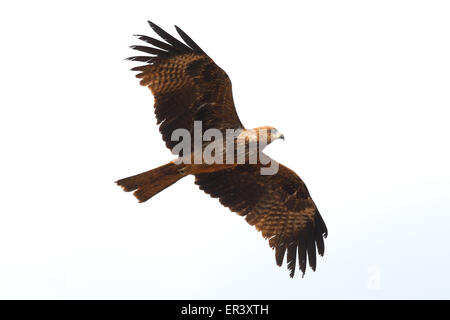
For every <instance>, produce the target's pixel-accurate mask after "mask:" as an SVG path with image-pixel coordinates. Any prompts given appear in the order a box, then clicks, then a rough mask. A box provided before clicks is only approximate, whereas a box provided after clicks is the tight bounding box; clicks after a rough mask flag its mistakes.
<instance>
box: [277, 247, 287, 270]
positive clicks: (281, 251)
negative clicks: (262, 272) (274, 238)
mask: <svg viewBox="0 0 450 320" xmlns="http://www.w3.org/2000/svg"><path fill="white" fill-rule="evenodd" d="M285 253H286V246H285V245H284V244H283V245H280V246H278V247H276V249H275V259H276V261H277V265H278V266H279V267H281V266H282V265H283V260H284V255H285Z"/></svg>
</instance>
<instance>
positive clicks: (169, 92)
mask: <svg viewBox="0 0 450 320" xmlns="http://www.w3.org/2000/svg"><path fill="white" fill-rule="evenodd" d="M149 24H150V26H151V27H152V29H153V30H154V31H155V32H156V33H157V34H158V35H159V36H160V37H161V38H162V39H163V40H165V41H160V40H157V39H154V38H151V37H147V36H143V35H137V37H138V38H139V39H140V40H143V41H145V42H146V43H148V44H149V46H132V47H131V48H133V49H135V50H138V51H141V52H144V53H146V54H148V55H145V56H136V57H130V58H128V59H129V60H133V61H141V62H146V64H145V65H143V66H139V67H135V68H133V69H131V70H133V71H139V73H138V74H137V75H136V77H137V78H140V79H141V82H140V83H141V85H143V86H147V87H149V88H150V90H151V91H152V93H153V96H154V97H155V114H156V118H157V124H159V125H160V128H159V131H160V132H161V134H162V136H163V140H164V141H165V142H166V146H167V147H168V148H169V149H172V148H173V147H174V146H175V145H176V144H177V143H178V141H171V137H172V132H173V131H174V130H176V129H186V130H188V131H189V132H190V133H191V137H193V134H192V133H193V126H194V121H202V129H203V131H205V130H207V129H209V128H216V129H219V130H221V131H222V132H225V129H227V128H229V129H239V128H243V125H242V123H241V121H240V120H239V117H238V115H237V113H236V109H235V107H234V102H233V95H232V90H231V81H230V79H229V78H228V75H227V74H226V73H225V72H224V71H223V70H222V69H221V68H220V67H218V66H217V65H216V64H215V63H214V61H213V60H212V59H211V58H209V57H208V56H207V55H206V54H205V52H203V50H202V49H201V48H200V47H199V46H198V45H197V44H196V43H195V42H194V41H193V40H192V39H191V38H189V36H188V35H186V33H184V32H183V31H182V30H181V29H180V28H178V27H176V30H177V32H178V34H179V35H180V36H181V38H182V39H183V40H184V42H185V43H183V42H181V41H179V40H177V39H176V38H174V37H172V36H171V35H170V34H168V33H167V32H165V31H164V30H162V29H161V28H160V27H158V26H157V25H155V24H154V23H152V22H150V21H149Z"/></svg>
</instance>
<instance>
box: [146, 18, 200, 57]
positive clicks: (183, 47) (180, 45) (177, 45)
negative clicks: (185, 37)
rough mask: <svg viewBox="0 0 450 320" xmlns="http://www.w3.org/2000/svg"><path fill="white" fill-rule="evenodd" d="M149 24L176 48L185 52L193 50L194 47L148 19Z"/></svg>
mask: <svg viewBox="0 0 450 320" xmlns="http://www.w3.org/2000/svg"><path fill="white" fill-rule="evenodd" d="M148 24H149V25H150V27H151V28H152V29H153V31H155V32H156V33H157V34H158V35H159V36H160V37H161V38H163V39H164V40H166V41H167V42H168V43H170V44H171V45H173V46H174V47H175V48H177V49H179V50H181V51H183V52H191V51H192V49H191V48H189V47H188V46H187V45H185V44H184V43H183V42H181V41H180V40H178V39H176V38H174V37H173V36H171V35H170V34H168V33H167V32H165V31H164V30H163V29H161V28H160V27H158V26H157V25H156V24H154V23H153V22H151V21H148Z"/></svg>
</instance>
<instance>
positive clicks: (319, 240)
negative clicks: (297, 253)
mask: <svg viewBox="0 0 450 320" xmlns="http://www.w3.org/2000/svg"><path fill="white" fill-rule="evenodd" d="M316 242H317V252H318V253H319V255H320V256H322V257H323V255H324V253H325V244H324V243H323V237H322V235H321V234H320V233H316Z"/></svg>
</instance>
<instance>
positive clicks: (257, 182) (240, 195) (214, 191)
mask: <svg viewBox="0 0 450 320" xmlns="http://www.w3.org/2000/svg"><path fill="white" fill-rule="evenodd" d="M195 183H196V184H198V185H199V186H200V189H202V190H203V191H205V192H206V193H208V194H210V195H211V196H212V197H213V198H219V201H220V203H221V204H222V205H224V206H226V207H228V208H230V209H231V211H234V212H237V213H238V214H239V215H241V216H245V217H246V220H247V222H248V223H249V224H250V225H254V226H255V227H256V229H257V230H258V231H261V233H262V235H263V237H264V238H266V239H269V245H270V247H272V249H275V258H276V262H277V265H278V266H281V265H282V263H283V260H284V256H285V254H286V252H287V266H288V269H289V270H290V276H291V277H293V276H294V273H295V266H296V260H297V258H298V265H299V268H300V270H301V271H302V272H303V275H304V274H305V271H306V264H307V261H309V265H310V267H311V268H312V269H313V270H315V269H316V248H317V252H318V253H319V255H321V256H322V255H323V254H324V250H325V247H324V241H323V237H326V236H327V227H326V226H325V223H324V221H323V219H322V217H321V216H320V214H319V211H318V210H317V208H316V205H315V204H314V202H313V200H312V199H311V196H310V195H309V192H308V189H307V188H306V186H305V184H304V183H303V181H302V180H301V179H300V178H299V176H298V175H297V174H296V173H295V172H293V171H292V170H290V169H289V168H287V167H285V166H283V165H281V164H280V165H279V170H278V173H276V174H274V175H261V174H260V165H251V164H245V165H239V166H236V167H233V168H231V169H226V170H223V171H218V172H214V173H205V174H198V175H196V179H195Z"/></svg>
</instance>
